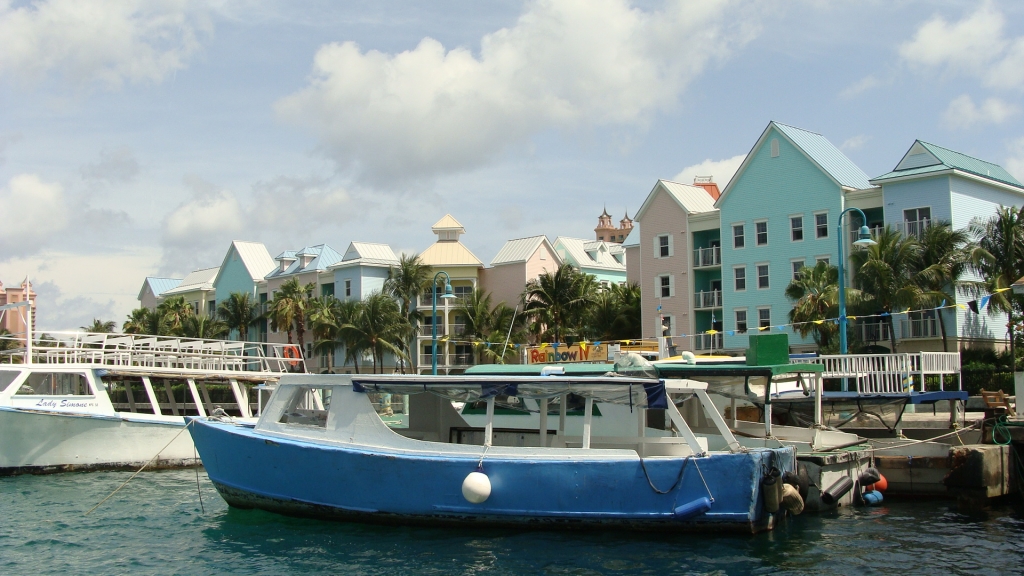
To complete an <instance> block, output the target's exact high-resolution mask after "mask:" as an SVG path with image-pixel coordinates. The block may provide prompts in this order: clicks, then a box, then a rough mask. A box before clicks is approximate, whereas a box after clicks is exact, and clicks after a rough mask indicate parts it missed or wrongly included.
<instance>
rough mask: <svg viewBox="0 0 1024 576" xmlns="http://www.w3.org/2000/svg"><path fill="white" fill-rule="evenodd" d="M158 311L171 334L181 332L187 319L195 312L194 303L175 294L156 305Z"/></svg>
mask: <svg viewBox="0 0 1024 576" xmlns="http://www.w3.org/2000/svg"><path fill="white" fill-rule="evenodd" d="M156 312H157V314H159V315H160V318H161V321H162V322H163V323H164V324H165V325H166V332H167V333H169V334H181V327H182V325H184V323H185V319H186V318H188V317H189V316H192V315H194V314H195V310H194V309H193V308H192V305H191V304H189V303H188V302H186V301H185V297H184V296H173V297H171V298H168V299H167V300H164V301H163V302H161V303H160V305H159V306H157V307H156Z"/></svg>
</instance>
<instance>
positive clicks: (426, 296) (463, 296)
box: [417, 291, 473, 309]
mask: <svg viewBox="0 0 1024 576" xmlns="http://www.w3.org/2000/svg"><path fill="white" fill-rule="evenodd" d="M442 294H443V292H440V291H438V293H437V307H438V308H444V307H446V306H447V307H448V308H449V309H451V308H458V307H459V306H466V305H468V304H469V301H470V299H471V298H472V296H473V293H472V292H469V293H466V292H461V293H459V292H456V293H455V298H442V297H441V295H442ZM433 306H434V296H433V294H431V293H430V292H424V293H423V294H420V295H419V296H418V297H417V307H418V308H424V309H426V308H433Z"/></svg>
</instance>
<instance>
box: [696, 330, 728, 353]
mask: <svg viewBox="0 0 1024 576" xmlns="http://www.w3.org/2000/svg"><path fill="white" fill-rule="evenodd" d="M693 348H694V350H701V351H703V350H721V349H722V348H723V346H722V334H721V333H718V334H697V335H695V336H694V338H693Z"/></svg>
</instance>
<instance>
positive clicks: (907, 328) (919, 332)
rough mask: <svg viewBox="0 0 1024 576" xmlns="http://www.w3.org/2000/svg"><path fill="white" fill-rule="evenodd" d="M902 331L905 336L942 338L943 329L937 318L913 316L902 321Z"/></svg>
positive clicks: (911, 337)
mask: <svg viewBox="0 0 1024 576" xmlns="http://www.w3.org/2000/svg"><path fill="white" fill-rule="evenodd" d="M900 331H901V333H902V336H903V338H905V339H913V338H941V337H942V331H941V330H940V329H939V321H938V319H937V318H911V319H910V320H904V321H902V322H900Z"/></svg>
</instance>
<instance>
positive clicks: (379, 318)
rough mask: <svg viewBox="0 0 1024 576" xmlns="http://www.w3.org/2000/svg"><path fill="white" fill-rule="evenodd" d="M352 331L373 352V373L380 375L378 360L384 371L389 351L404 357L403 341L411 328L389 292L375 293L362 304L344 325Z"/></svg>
mask: <svg viewBox="0 0 1024 576" xmlns="http://www.w3.org/2000/svg"><path fill="white" fill-rule="evenodd" d="M342 329H343V330H346V331H349V332H350V333H351V334H352V336H353V338H354V339H355V340H356V341H357V342H359V346H360V347H362V348H363V349H366V350H369V351H370V353H371V354H372V355H373V373H374V374H377V366H378V363H379V365H380V368H381V372H383V371H384V354H385V352H390V353H391V354H393V355H394V356H395V357H397V358H402V357H404V356H405V351H404V349H403V348H404V346H403V343H404V341H405V338H406V337H407V336H408V332H409V330H410V327H409V325H408V324H407V323H406V321H405V319H404V318H402V313H401V309H400V308H399V307H398V304H397V303H396V302H395V301H394V300H393V299H392V298H391V297H390V296H388V295H386V294H383V293H380V292H373V293H371V294H370V295H369V296H367V298H366V299H365V300H363V301H362V302H361V304H360V307H359V312H358V313H357V314H356V317H355V318H354V322H352V323H351V324H346V325H343V326H342Z"/></svg>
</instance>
